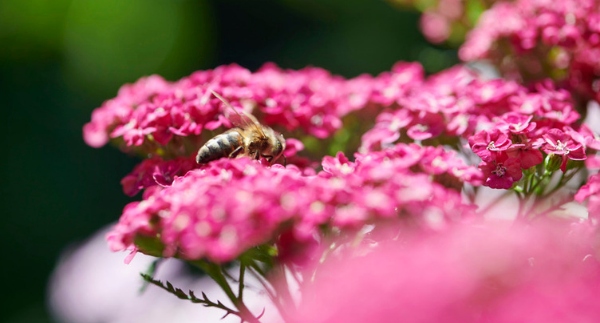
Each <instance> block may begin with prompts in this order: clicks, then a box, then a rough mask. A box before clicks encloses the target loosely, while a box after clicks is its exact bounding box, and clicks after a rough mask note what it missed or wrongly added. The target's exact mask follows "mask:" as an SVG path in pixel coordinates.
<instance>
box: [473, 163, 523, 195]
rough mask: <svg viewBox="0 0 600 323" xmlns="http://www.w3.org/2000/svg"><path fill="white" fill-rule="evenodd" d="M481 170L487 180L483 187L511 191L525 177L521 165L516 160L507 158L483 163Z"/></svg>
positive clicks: (480, 166)
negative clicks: (514, 184)
mask: <svg viewBox="0 0 600 323" xmlns="http://www.w3.org/2000/svg"><path fill="white" fill-rule="evenodd" d="M479 169H481V171H482V172H483V177H484V178H485V180H484V183H483V185H484V186H488V187H490V188H496V189H509V188H511V187H512V185H513V183H514V182H516V181H518V180H520V179H521V177H523V171H522V170H521V163H520V162H519V160H518V159H516V158H506V159H504V160H502V159H501V160H497V161H495V162H490V163H488V162H485V161H484V162H482V163H481V164H479Z"/></svg>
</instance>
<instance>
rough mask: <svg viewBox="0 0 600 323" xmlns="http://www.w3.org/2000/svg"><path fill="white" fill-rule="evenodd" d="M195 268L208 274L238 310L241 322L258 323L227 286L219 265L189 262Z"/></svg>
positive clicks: (205, 262) (202, 261)
mask: <svg viewBox="0 0 600 323" xmlns="http://www.w3.org/2000/svg"><path fill="white" fill-rule="evenodd" d="M190 263H192V264H193V265H195V266H198V267H199V268H200V269H202V270H204V272H206V274H208V275H209V276H210V277H211V278H212V279H213V280H214V281H215V282H216V283H217V284H218V285H219V286H220V287H221V289H222V290H223V291H224V292H225V294H226V295H227V298H229V300H230V301H231V302H232V303H233V305H234V306H235V307H236V308H237V309H238V311H239V315H240V318H241V319H242V322H243V321H248V322H250V323H260V322H259V320H258V319H257V318H256V317H254V315H252V313H251V312H250V310H249V309H248V307H246V304H244V302H243V300H242V299H241V297H240V298H238V297H236V296H235V293H234V292H233V290H232V289H231V286H229V283H228V282H227V279H226V278H225V275H223V271H222V267H221V266H220V265H217V264H214V263H211V262H208V261H205V260H199V261H192V262H190Z"/></svg>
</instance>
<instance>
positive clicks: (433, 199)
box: [108, 145, 481, 262]
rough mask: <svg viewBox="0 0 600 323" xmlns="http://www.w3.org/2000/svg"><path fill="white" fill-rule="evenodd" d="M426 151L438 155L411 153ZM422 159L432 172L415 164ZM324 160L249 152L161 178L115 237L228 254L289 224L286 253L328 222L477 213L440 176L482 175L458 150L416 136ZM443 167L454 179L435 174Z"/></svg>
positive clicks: (437, 221) (174, 251) (439, 224)
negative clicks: (301, 161) (305, 163)
mask: <svg viewBox="0 0 600 323" xmlns="http://www.w3.org/2000/svg"><path fill="white" fill-rule="evenodd" d="M413 152H414V154H412V153H413ZM425 154H427V155H432V156H437V157H431V158H425V159H415V158H413V156H417V157H419V156H424V155H425ZM408 158H410V159H408ZM415 167H421V169H423V170H425V171H426V172H428V173H430V174H431V175H426V174H418V173H414V172H412V171H411V169H415ZM323 169H324V170H323V171H322V172H320V173H319V174H317V175H309V176H307V175H303V174H302V172H301V171H300V170H299V169H298V168H297V167H295V166H288V167H283V166H281V165H274V166H272V167H270V168H267V167H265V166H263V165H262V164H261V163H260V162H257V161H252V160H250V159H247V158H241V159H221V160H218V161H215V162H211V163H209V164H208V165H206V166H203V167H201V168H199V169H195V170H191V171H189V172H188V173H187V174H186V175H185V176H181V177H177V176H175V178H174V180H173V182H172V185H171V186H168V187H164V188H162V187H161V186H154V187H153V189H151V190H149V191H146V192H147V193H145V194H144V200H143V201H142V202H133V203H131V204H129V205H128V206H127V207H126V208H125V210H124V212H123V215H122V217H121V220H120V221H119V223H118V224H117V225H116V226H115V228H114V229H113V231H112V232H111V233H109V235H108V240H109V243H110V245H111V248H112V249H113V250H125V249H135V248H137V247H136V246H137V245H140V246H141V247H139V249H140V250H141V251H142V252H145V253H150V254H156V255H162V256H167V257H168V256H175V255H177V256H178V257H181V258H185V259H190V260H194V259H199V258H203V257H206V258H208V259H210V260H212V261H215V262H224V261H229V260H232V259H234V258H235V257H237V256H239V255H240V254H242V253H243V252H245V251H246V250H249V249H250V248H251V247H253V246H257V245H260V244H264V243H267V242H269V241H273V239H274V238H275V233H276V232H280V231H281V230H282V229H284V228H285V227H288V228H289V224H290V223H292V224H294V225H293V226H292V229H293V233H292V234H293V237H295V238H293V239H292V240H290V239H287V240H283V241H281V242H282V245H280V248H281V250H280V251H281V252H282V253H283V254H288V252H287V250H286V249H285V248H288V249H294V248H298V247H297V246H296V245H299V246H302V245H306V244H310V243H314V239H313V237H314V234H315V233H318V232H319V231H320V230H322V228H323V226H330V227H337V228H348V229H351V228H354V229H360V228H361V227H363V226H364V225H366V224H369V223H373V222H377V221H383V220H385V221H390V220H393V221H399V220H401V219H403V218H405V217H406V216H409V215H410V216H411V217H412V216H413V215H416V214H419V216H418V217H414V219H413V220H411V222H414V223H419V226H420V227H422V228H424V229H430V230H440V229H443V228H445V227H446V226H448V225H450V224H451V223H453V222H463V221H465V220H468V219H469V218H470V217H471V216H472V215H470V214H472V207H471V206H469V205H465V204H463V202H462V200H461V197H460V194H459V193H458V192H456V191H454V190H453V189H449V188H446V187H444V186H443V185H442V184H448V183H450V182H451V183H452V185H454V187H456V185H460V183H462V182H469V181H472V182H477V181H478V180H479V181H480V178H481V176H480V175H479V173H478V172H477V171H476V169H474V168H472V167H469V166H467V165H466V164H464V163H463V162H461V161H460V160H458V159H456V157H454V155H452V154H450V153H445V152H444V151H443V150H440V149H435V148H432V147H431V148H422V147H419V146H416V145H414V146H405V145H399V146H397V147H396V148H394V149H393V150H389V151H382V152H378V153H372V154H366V155H357V159H356V162H351V161H349V160H348V159H347V158H346V157H345V156H344V155H343V154H338V155H337V156H336V157H335V158H334V157H325V158H324V160H323ZM442 174H447V176H448V178H454V180H453V181H450V182H448V180H446V181H440V182H439V183H436V182H432V181H431V180H430V178H432V177H430V176H435V178H441V177H439V176H441V175H442ZM416 183H418V187H419V189H418V190H416V189H415V188H414V187H413V185H415V184H416ZM457 183H458V184H457ZM451 187H452V186H451ZM457 210H462V211H461V212H457ZM140 239H141V240H140ZM148 239H149V240H152V241H156V242H158V243H159V245H161V246H163V247H161V248H159V249H156V250H155V249H152V250H146V249H143V248H144V247H143V246H142V245H143V243H136V242H139V241H146V240H148ZM290 241H298V243H297V244H296V245H290ZM311 241H312V242H311Z"/></svg>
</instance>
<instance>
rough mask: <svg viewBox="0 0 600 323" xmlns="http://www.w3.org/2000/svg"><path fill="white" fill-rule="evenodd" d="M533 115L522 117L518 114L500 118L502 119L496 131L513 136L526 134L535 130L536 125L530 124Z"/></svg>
mask: <svg viewBox="0 0 600 323" xmlns="http://www.w3.org/2000/svg"><path fill="white" fill-rule="evenodd" d="M531 119H533V115H522V114H519V113H514V112H511V113H507V114H505V115H504V116H502V119H501V120H500V122H499V123H498V129H499V130H501V131H503V132H505V131H508V132H510V133H513V134H517V135H520V134H527V133H530V132H531V131H533V129H535V126H536V123H535V122H531Z"/></svg>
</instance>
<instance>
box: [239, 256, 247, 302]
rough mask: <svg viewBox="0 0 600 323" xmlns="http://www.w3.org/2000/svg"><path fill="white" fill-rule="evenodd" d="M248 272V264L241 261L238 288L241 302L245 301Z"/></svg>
mask: <svg viewBox="0 0 600 323" xmlns="http://www.w3.org/2000/svg"><path fill="white" fill-rule="evenodd" d="M245 273H246V266H245V265H244V263H243V262H242V263H240V278H239V284H240V285H239V289H238V299H239V300H240V302H243V295H244V274H245Z"/></svg>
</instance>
